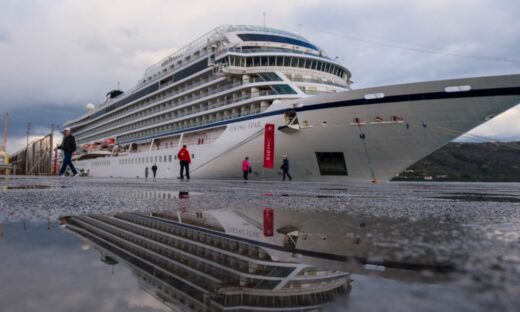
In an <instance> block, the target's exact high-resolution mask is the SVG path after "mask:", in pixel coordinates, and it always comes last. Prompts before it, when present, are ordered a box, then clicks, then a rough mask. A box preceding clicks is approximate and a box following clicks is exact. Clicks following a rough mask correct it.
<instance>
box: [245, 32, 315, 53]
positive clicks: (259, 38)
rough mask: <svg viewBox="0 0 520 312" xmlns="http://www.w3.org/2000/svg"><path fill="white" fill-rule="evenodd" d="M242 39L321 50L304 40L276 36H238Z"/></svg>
mask: <svg viewBox="0 0 520 312" xmlns="http://www.w3.org/2000/svg"><path fill="white" fill-rule="evenodd" d="M238 37H239V38H240V39H242V40H243V41H267V42H277V43H286V44H292V45H298V46H302V47H305V48H309V49H313V50H319V49H318V48H317V47H316V46H315V45H313V44H311V43H309V42H305V41H303V40H299V39H295V38H288V37H282V36H274V35H266V34H240V35H238Z"/></svg>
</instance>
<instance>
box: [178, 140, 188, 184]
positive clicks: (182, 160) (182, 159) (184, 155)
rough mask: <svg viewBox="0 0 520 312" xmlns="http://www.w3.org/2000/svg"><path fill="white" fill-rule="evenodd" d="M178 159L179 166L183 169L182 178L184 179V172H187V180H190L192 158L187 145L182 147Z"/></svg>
mask: <svg viewBox="0 0 520 312" xmlns="http://www.w3.org/2000/svg"><path fill="white" fill-rule="evenodd" d="M177 158H179V164H180V167H181V172H180V178H181V179H184V170H186V178H187V179H188V180H189V179H190V163H191V156H190V152H189V151H188V148H187V146H186V145H183V146H182V148H181V150H180V151H179V153H178V154H177Z"/></svg>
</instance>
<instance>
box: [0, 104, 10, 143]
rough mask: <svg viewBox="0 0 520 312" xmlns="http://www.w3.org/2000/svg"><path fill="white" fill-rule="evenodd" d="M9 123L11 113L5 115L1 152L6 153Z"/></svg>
mask: <svg viewBox="0 0 520 312" xmlns="http://www.w3.org/2000/svg"><path fill="white" fill-rule="evenodd" d="M8 122H9V113H5V114H4V133H3V135H2V147H0V151H2V152H5V151H6V150H7V124H8Z"/></svg>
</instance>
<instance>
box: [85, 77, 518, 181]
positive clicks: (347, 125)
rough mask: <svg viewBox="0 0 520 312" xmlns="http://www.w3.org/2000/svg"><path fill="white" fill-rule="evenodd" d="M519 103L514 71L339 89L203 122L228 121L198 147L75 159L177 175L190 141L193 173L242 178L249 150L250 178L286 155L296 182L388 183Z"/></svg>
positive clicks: (266, 175) (122, 170)
mask: <svg viewBox="0 0 520 312" xmlns="http://www.w3.org/2000/svg"><path fill="white" fill-rule="evenodd" d="M518 103H520V75H510V76H496V77H483V78H468V79H456V80H444V81H434V82H425V83H414V84H404V85H395V86H387V87H377V88H369V89H360V90H354V91H346V92H338V93H332V94H325V95H320V96H314V97H308V98H303V99H298V100H291V101H277V102H275V103H273V104H272V105H271V106H270V107H269V109H268V110H266V111H264V112H262V113H259V114H257V115H249V116H242V117H238V118H236V119H233V120H228V121H226V122H220V123H218V124H217V125H211V124H208V125H205V126H201V127H200V128H208V129H210V128H211V127H216V126H219V127H225V130H224V131H223V132H222V133H221V134H220V135H219V136H218V138H216V139H215V140H212V141H210V142H205V143H204V144H197V143H195V144H194V143H193V142H186V141H183V140H182V139H181V140H180V141H179V143H178V146H174V147H170V148H163V149H159V150H150V151H145V152H135V153H130V154H128V155H125V156H112V157H105V158H102V159H90V160H84V161H77V162H76V163H75V165H76V166H77V167H78V168H79V169H83V170H85V171H86V172H88V173H89V175H90V176H95V177H134V178H135V177H140V178H143V177H144V172H145V168H146V167H149V168H150V167H151V166H152V165H153V163H156V164H157V166H158V168H159V169H158V174H157V178H168V179H176V178H177V177H178V176H179V163H178V161H176V160H175V156H174V155H176V154H177V151H178V149H179V148H180V146H182V145H183V144H187V145H188V149H189V151H190V152H191V153H192V155H193V156H194V157H193V161H192V164H191V166H190V169H191V178H195V179H202V178H204V179H240V178H241V176H242V172H241V161H242V160H243V159H244V157H246V156H248V157H249V158H250V161H251V164H252V168H253V174H252V175H251V177H250V179H251V180H259V179H267V180H279V179H281V170H279V169H278V168H279V167H280V165H281V160H282V156H283V155H288V157H289V160H290V173H291V175H292V177H293V179H295V180H325V181H372V180H378V181H387V180H389V179H391V178H392V177H394V176H395V175H396V174H398V173H399V172H401V171H402V170H404V169H406V168H407V167H408V166H410V165H412V164H413V163H415V162H416V161H418V160H420V159H422V158H424V157H425V156H427V155H429V154H430V153H432V152H433V151H435V150H437V149H438V148H440V147H442V146H443V145H445V144H447V143H448V142H450V141H451V140H453V139H454V138H456V137H458V136H460V135H461V134H462V133H465V132H467V131H469V130H471V129H472V128H474V127H476V126H478V125H480V124H482V123H483V122H485V121H486V120H488V119H490V118H492V117H493V116H496V115H498V114H500V113H502V112H504V111H506V110H508V109H509V108H511V107H513V106H515V105H516V104H518ZM288 110H293V111H296V113H297V117H298V121H299V124H300V127H299V129H288V130H289V131H286V130H287V129H286V130H283V129H281V130H277V131H276V133H275V159H276V162H275V166H274V168H273V169H263V168H262V163H263V146H264V135H263V128H264V125H265V124H266V123H272V124H275V126H276V127H277V128H278V127H283V126H284V125H286V121H285V117H284V113H285V112H286V111H288ZM356 118H357V120H355V119H356ZM195 130H200V129H195ZM317 153H342V154H343V157H344V163H345V167H346V168H345V169H346V172H336V173H334V172H332V174H331V173H330V172H329V173H326V174H323V168H320V163H319V160H318V157H317ZM125 159H132V160H131V161H130V160H129V161H125ZM156 160H157V161H156ZM150 173H151V172H150Z"/></svg>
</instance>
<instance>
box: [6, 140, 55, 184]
mask: <svg viewBox="0 0 520 312" xmlns="http://www.w3.org/2000/svg"><path fill="white" fill-rule="evenodd" d="M53 141H54V136H53V133H52V132H51V133H49V134H47V135H45V136H44V137H42V138H39V139H36V140H34V141H32V142H30V143H29V144H28V145H27V146H26V147H25V148H23V149H22V150H20V151H18V152H16V153H14V154H13V155H11V163H12V164H14V165H15V170H16V174H22V175H23V174H25V175H51V174H52V173H53V170H52V168H53V166H52V161H53V147H52V145H53Z"/></svg>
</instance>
